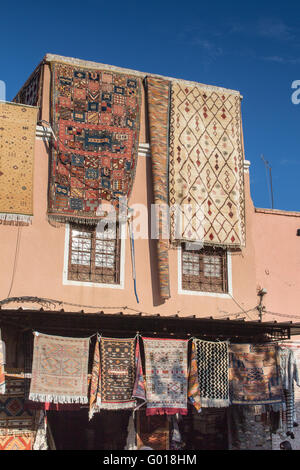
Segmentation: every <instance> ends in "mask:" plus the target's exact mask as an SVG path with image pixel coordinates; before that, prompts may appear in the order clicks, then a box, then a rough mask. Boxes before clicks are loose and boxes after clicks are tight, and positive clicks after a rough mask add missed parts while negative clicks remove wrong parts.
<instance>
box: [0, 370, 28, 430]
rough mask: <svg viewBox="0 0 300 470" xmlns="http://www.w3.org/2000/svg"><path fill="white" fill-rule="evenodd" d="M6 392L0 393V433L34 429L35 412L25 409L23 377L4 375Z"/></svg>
mask: <svg viewBox="0 0 300 470" xmlns="http://www.w3.org/2000/svg"><path fill="white" fill-rule="evenodd" d="M6 384H7V387H6V392H5V394H4V395H0V434H3V433H8V432H9V431H16V430H20V429H26V430H27V431H28V430H34V429H35V426H36V422H35V419H36V413H35V412H33V411H31V410H28V409H26V407H25V397H24V379H15V378H11V377H9V376H7V377H6Z"/></svg>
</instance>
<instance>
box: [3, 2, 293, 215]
mask: <svg viewBox="0 0 300 470" xmlns="http://www.w3.org/2000/svg"><path fill="white" fill-rule="evenodd" d="M0 44H1V66H0V80H3V81H4V82H5V83H6V90H7V99H8V100H11V99H12V98H13V97H14V96H15V94H16V93H17V91H18V89H19V88H20V87H21V86H22V84H23V83H24V81H25V80H26V79H27V78H28V76H29V75H30V73H31V72H32V71H33V69H34V67H35V66H36V65H37V64H38V63H39V61H40V60H41V59H42V58H43V56H44V55H45V54H46V53H47V52H51V53H54V54H61V55H65V56H70V57H77V58H80V59H86V60H93V61H98V62H103V63H106V64H112V65H116V66H120V67H128V68H132V69H136V70H140V71H144V72H152V73H158V74H162V75H167V76H170V77H176V78H184V79H187V80H193V81H199V82H202V83H207V84H212V85H218V86H224V87H226V88H231V89H237V90H239V91H240V92H241V94H242V95H243V97H244V98H243V102H242V116H243V129H244V140H245V158H246V159H247V160H250V161H251V169H250V171H251V194H252V198H253V201H254V204H255V206H256V207H271V201H270V194H269V188H268V180H267V177H266V171H265V166H264V164H263V161H262V159H261V155H262V154H263V155H264V158H265V159H266V160H267V161H269V163H270V165H271V166H272V174H273V190H274V207H275V208H276V209H283V210H296V211H300V199H299V192H300V191H299V179H300V178H299V177H300V158H299V156H300V155H299V152H300V151H299V138H300V132H299V131H300V104H299V105H295V104H293V103H292V101H291V95H292V92H293V91H294V90H292V88H291V85H292V82H293V81H294V80H300V4H299V2H297V1H294V0H289V1H285V2H283V1H277V2H276V3H275V2H274V5H271V2H270V1H269V0H268V1H266V0H262V1H260V2H257V1H251V2H249V1H248V2H241V1H229V0H227V1H219V0H215V1H214V2H209V1H206V2H202V1H201V0H185V1H184V2H177V3H176V2H174V1H170V0H165V1H164V0H161V1H158V0H152V1H151V0H150V1H148V2H145V1H144V2H141V1H139V2H138V1H129V2H122V1H120V0H114V1H111V2H110V1H107V0H106V1H105V2H104V1H90V0H85V1H80V2H79V1H77V0H73V1H72V2H69V1H68V0H65V1H64V2H62V1H56V0H52V1H51V2H36V1H34V2H33V1H30V0H28V1H27V2H21V1H15V2H5V4H3V3H2V5H1V28H0Z"/></svg>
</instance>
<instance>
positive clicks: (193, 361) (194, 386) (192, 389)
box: [188, 341, 201, 413]
mask: <svg viewBox="0 0 300 470" xmlns="http://www.w3.org/2000/svg"><path fill="white" fill-rule="evenodd" d="M188 399H189V401H190V403H191V404H192V405H193V406H194V407H195V408H196V410H197V411H198V413H200V412H201V401H200V387H199V377H198V363H197V350H196V345H195V342H194V341H193V342H192V350H191V358H190V366H189V377H188Z"/></svg>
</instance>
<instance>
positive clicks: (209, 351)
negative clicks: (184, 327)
mask: <svg viewBox="0 0 300 470" xmlns="http://www.w3.org/2000/svg"><path fill="white" fill-rule="evenodd" d="M193 343H194V345H195V348H196V351H195V352H196V359H197V369H198V381H199V391H200V403H201V406H202V407H213V408H221V407H228V406H229V374H228V370H229V353H228V342H227V341H218V342H213V341H203V340H200V339H194V340H193Z"/></svg>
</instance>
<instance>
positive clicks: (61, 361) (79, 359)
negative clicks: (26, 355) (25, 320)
mask: <svg viewBox="0 0 300 470" xmlns="http://www.w3.org/2000/svg"><path fill="white" fill-rule="evenodd" d="M89 342H90V338H66V337H62V336H52V335H45V334H42V333H38V332H35V336H34V348H33V362H32V378H31V383H30V393H29V400H32V401H39V402H40V401H41V402H52V403H87V402H88V398H87V394H88V378H87V375H88V358H89Z"/></svg>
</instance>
